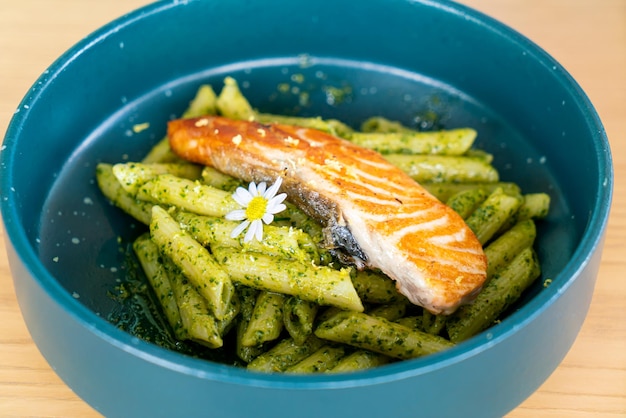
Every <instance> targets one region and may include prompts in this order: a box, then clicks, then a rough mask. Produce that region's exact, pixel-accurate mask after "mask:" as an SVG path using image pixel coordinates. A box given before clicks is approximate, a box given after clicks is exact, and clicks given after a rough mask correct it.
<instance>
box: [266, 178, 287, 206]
mask: <svg viewBox="0 0 626 418" xmlns="http://www.w3.org/2000/svg"><path fill="white" fill-rule="evenodd" d="M282 183H283V178H282V177H277V178H276V182H275V183H274V184H272V187H270V188H269V189H267V192H265V195H263V197H264V198H266V199H267V200H271V199H272V198H273V197H274V196H276V193H278V189H280V185H281V184H282Z"/></svg>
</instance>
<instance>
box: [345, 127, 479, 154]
mask: <svg viewBox="0 0 626 418" xmlns="http://www.w3.org/2000/svg"><path fill="white" fill-rule="evenodd" d="M347 138H348V139H349V140H350V141H351V142H354V143H355V144H357V145H359V146H362V147H364V148H370V149H373V150H375V151H378V152H380V153H381V154H431V155H434V154H437V155H462V154H464V153H465V152H466V151H467V150H468V149H469V148H470V147H471V146H472V144H473V143H474V140H475V139H476V131H475V130H474V129H471V128H460V129H452V130H442V131H429V132H419V131H413V130H409V129H405V130H403V131H400V132H352V133H351V134H348V135H347Z"/></svg>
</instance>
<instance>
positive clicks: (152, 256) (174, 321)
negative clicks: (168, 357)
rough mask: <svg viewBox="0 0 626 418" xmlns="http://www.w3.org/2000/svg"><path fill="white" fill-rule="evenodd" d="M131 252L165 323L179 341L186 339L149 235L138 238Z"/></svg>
mask: <svg viewBox="0 0 626 418" xmlns="http://www.w3.org/2000/svg"><path fill="white" fill-rule="evenodd" d="M133 250H134V252H135V254H136V255H137V259H138V260H139V262H140V264H141V267H142V269H143V271H144V273H145V274H146V277H147V279H148V282H149V283H150V286H151V287H152V290H153V291H154V293H155V295H156V297H157V299H158V301H159V305H160V306H161V308H162V310H163V313H164V314H165V318H166V319H167V322H168V323H169V324H170V327H171V328H172V330H173V331H174V335H175V336H176V338H178V339H180V340H184V339H186V338H187V333H186V331H185V328H184V327H183V324H182V320H181V316H180V312H179V310H178V305H177V303H176V297H175V296H174V290H173V288H172V285H171V283H170V279H169V277H168V275H167V272H166V271H165V267H164V266H163V265H162V264H161V262H160V261H159V257H160V254H159V249H158V247H157V246H156V244H155V243H154V242H153V241H152V240H151V239H150V234H149V233H147V232H146V233H144V234H142V235H141V236H139V238H137V239H136V240H135V242H133Z"/></svg>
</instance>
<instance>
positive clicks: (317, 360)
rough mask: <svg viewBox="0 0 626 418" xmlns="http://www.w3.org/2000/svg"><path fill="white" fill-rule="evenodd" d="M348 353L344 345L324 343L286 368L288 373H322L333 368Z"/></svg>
mask: <svg viewBox="0 0 626 418" xmlns="http://www.w3.org/2000/svg"><path fill="white" fill-rule="evenodd" d="M345 353H346V350H345V348H343V347H342V346H332V345H324V346H323V347H321V348H319V349H317V351H315V352H314V353H312V354H311V355H309V356H308V357H305V358H304V359H302V360H300V361H299V362H298V363H296V364H294V365H293V366H290V367H288V368H287V370H285V372H287V373H321V372H325V371H327V370H329V369H332V368H333V367H335V366H336V365H337V363H338V362H339V359H341V357H343V356H344V355H345Z"/></svg>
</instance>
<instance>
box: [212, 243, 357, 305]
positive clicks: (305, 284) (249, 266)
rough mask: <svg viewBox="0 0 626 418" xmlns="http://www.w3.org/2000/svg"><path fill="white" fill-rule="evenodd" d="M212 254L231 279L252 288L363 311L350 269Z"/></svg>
mask: <svg viewBox="0 0 626 418" xmlns="http://www.w3.org/2000/svg"><path fill="white" fill-rule="evenodd" d="M213 254H215V257H216V259H217V260H218V261H219V262H220V263H221V265H222V267H223V268H224V270H226V272H227V273H228V274H229V275H230V277H231V278H232V280H234V281H237V282H239V283H241V284H243V285H246V286H250V287H254V288H255V289H260V290H267V291H270V292H277V293H283V294H286V295H292V296H298V297H299V298H301V299H304V300H308V301H311V302H315V303H318V304H320V305H330V306H337V307H339V308H342V309H350V310H354V311H359V312H360V311H363V304H362V303H361V300H360V299H359V296H358V294H357V293H356V290H355V289H354V286H353V285H352V281H351V280H350V269H348V268H344V269H341V270H335V269H332V268H330V267H325V266H316V265H313V264H308V265H307V264H304V263H301V262H298V261H295V260H281V262H280V263H277V262H276V259H275V258H273V257H271V256H268V255H265V254H260V253H259V254H257V253H242V252H240V251H234V250H232V249H228V248H218V247H216V248H213Z"/></svg>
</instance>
